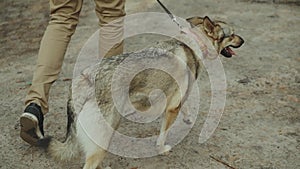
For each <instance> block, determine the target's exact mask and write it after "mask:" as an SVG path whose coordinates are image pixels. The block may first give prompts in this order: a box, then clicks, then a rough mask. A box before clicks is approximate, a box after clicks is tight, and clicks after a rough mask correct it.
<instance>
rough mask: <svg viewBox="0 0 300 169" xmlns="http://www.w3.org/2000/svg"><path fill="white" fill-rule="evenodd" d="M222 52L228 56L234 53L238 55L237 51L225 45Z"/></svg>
mask: <svg viewBox="0 0 300 169" xmlns="http://www.w3.org/2000/svg"><path fill="white" fill-rule="evenodd" d="M221 54H222V55H223V56H225V57H227V58H231V57H232V56H233V55H236V54H235V52H234V51H233V50H232V49H231V48H230V47H229V46H227V47H225V48H224V49H223V50H222V51H221Z"/></svg>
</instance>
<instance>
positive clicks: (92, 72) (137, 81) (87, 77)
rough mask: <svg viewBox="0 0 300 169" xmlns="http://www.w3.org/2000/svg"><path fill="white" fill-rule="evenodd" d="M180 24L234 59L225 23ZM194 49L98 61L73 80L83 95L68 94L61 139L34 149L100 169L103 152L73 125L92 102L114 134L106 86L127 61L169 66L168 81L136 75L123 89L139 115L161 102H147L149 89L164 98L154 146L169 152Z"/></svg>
mask: <svg viewBox="0 0 300 169" xmlns="http://www.w3.org/2000/svg"><path fill="white" fill-rule="evenodd" d="M186 21H187V22H189V23H190V25H191V28H190V31H192V32H193V34H196V35H195V36H193V37H197V32H202V33H203V34H204V35H205V36H206V38H207V39H209V41H210V42H211V44H212V46H213V47H214V49H215V50H216V51H217V53H218V54H221V55H223V56H224V57H227V58H230V57H232V56H233V55H235V53H234V51H233V50H232V49H231V48H239V47H241V46H242V45H243V43H244V40H243V39H242V37H240V36H239V35H236V34H235V33H234V31H233V29H232V28H231V27H230V26H228V25H227V24H226V23H225V22H222V21H212V20H211V19H210V18H209V17H207V16H206V17H204V18H202V17H191V18H188V19H186ZM185 37H186V36H185ZM196 43H201V41H197V40H196ZM197 47H199V46H197V45H194V46H193V45H187V44H186V43H183V42H181V41H180V40H178V39H170V40H166V41H162V42H158V43H157V44H155V45H153V46H152V47H150V48H146V49H144V50H141V51H138V52H133V53H127V54H122V55H118V56H113V57H111V58H104V59H103V60H102V61H101V63H100V64H98V65H95V66H92V67H91V68H88V69H86V70H84V71H83V72H82V74H81V76H79V77H78V78H76V79H74V80H73V90H76V91H84V94H83V93H82V92H75V93H72V91H70V93H71V95H70V97H69V98H70V99H69V101H68V106H67V114H68V124H67V135H66V140H65V141H64V142H60V141H57V140H56V139H53V138H51V137H46V138H43V139H41V140H39V146H41V147H44V148H46V150H47V151H48V152H49V153H50V154H51V156H53V157H55V158H57V159H60V160H68V159H71V158H73V157H76V156H78V153H80V152H84V153H85V157H86V160H85V165H84V169H95V168H101V165H102V161H103V159H104V157H105V154H106V150H105V149H104V148H103V147H100V146H98V145H97V144H95V143H94V142H93V141H92V140H91V139H90V137H88V136H87V134H86V131H84V129H83V128H82V125H79V122H78V119H79V117H80V116H82V114H83V112H91V110H90V109H89V108H88V104H89V103H90V100H91V99H92V98H93V97H95V98H96V101H97V104H98V106H99V107H100V108H101V112H102V114H103V117H104V119H105V120H106V122H107V123H108V124H109V125H110V126H111V127H112V129H114V130H116V129H117V128H118V126H119V123H120V118H121V116H120V114H119V113H118V111H116V108H115V107H114V106H115V105H114V100H113V98H112V94H113V92H114V91H112V87H111V86H112V85H114V84H112V80H111V79H113V78H114V76H113V75H114V72H115V71H117V70H116V69H117V67H118V66H119V65H120V64H121V63H122V62H124V61H125V60H126V59H127V58H129V59H132V60H133V61H134V62H135V61H137V62H138V61H144V62H143V63H147V62H148V63H150V62H155V63H160V62H168V63H171V64H172V65H173V66H171V67H170V70H167V71H170V72H172V73H173V74H172V76H171V75H170V74H168V73H166V72H164V71H160V70H155V69H146V70H144V71H142V72H140V73H138V74H136V75H135V76H134V78H133V79H132V80H131V81H130V83H129V87H128V91H129V94H128V96H129V98H130V102H131V104H132V105H133V107H134V108H135V109H136V110H137V111H140V112H147V111H149V109H151V106H152V105H154V104H156V103H160V102H161V98H162V97H161V95H159V94H158V95H157V96H153V97H152V98H150V97H149V96H150V95H151V94H153V93H151V92H152V91H153V89H157V88H159V89H160V91H162V92H163V93H164V96H165V97H164V100H165V108H164V109H163V110H164V117H163V120H162V125H161V129H160V135H159V137H158V140H157V147H158V151H159V153H165V152H168V151H169V150H170V149H171V147H170V146H168V145H165V140H166V137H167V134H168V129H169V128H170V126H171V125H172V124H173V122H174V120H175V119H176V117H177V115H178V113H179V111H180V109H181V107H182V105H183V104H184V102H185V101H186V99H187V97H188V95H189V94H190V92H191V88H192V86H193V83H194V81H195V80H196V79H197V78H198V77H199V73H200V69H201V57H200V56H199V55H200V54H199V49H196V48H197ZM202 50H203V49H202ZM204 50H205V49H204ZM197 51H198V52H197ZM202 52H203V51H202ZM203 53H205V52H203ZM173 76H175V77H173ZM93 77H95V80H94V81H93V80H92V79H93ZM117 79H118V78H117ZM174 79H176V80H174ZM119 80H120V79H119ZM117 87H118V86H117ZM154 95H155V94H154ZM122 99H124V98H121V99H120V100H121V101H122ZM183 113H184V116H185V117H188V114H187V113H185V112H183ZM87 117H89V116H87ZM90 120H93V119H90ZM184 121H185V122H186V123H190V121H189V119H188V118H184ZM81 123H85V125H87V126H89V127H91V129H93V127H94V126H95V124H94V123H89V122H88V121H87V122H82V121H81ZM87 130H89V129H87ZM93 130H95V129H93ZM97 130H99V131H98V132H99V137H106V138H108V139H106V142H105V143H104V144H105V145H106V146H109V144H110V139H109V138H110V137H111V136H112V133H107V132H106V131H105V129H99V128H98V129H97ZM103 133H104V134H103Z"/></svg>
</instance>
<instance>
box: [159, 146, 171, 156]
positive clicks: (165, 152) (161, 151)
mask: <svg viewBox="0 0 300 169" xmlns="http://www.w3.org/2000/svg"><path fill="white" fill-rule="evenodd" d="M171 149H172V147H171V146H170V145H163V146H159V149H158V153H159V154H161V155H168V154H169V153H170V151H171Z"/></svg>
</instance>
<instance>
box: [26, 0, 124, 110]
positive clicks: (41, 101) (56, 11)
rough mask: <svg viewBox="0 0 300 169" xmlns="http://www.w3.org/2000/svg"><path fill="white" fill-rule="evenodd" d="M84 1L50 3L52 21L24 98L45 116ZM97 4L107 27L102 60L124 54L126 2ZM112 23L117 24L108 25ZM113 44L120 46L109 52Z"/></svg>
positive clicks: (101, 39) (102, 0) (109, 0)
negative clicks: (123, 39)
mask: <svg viewBox="0 0 300 169" xmlns="http://www.w3.org/2000/svg"><path fill="white" fill-rule="evenodd" d="M82 1H83V0H50V22H49V25H48V26H47V29H46V31H45V33H44V36H43V38H42V41H41V44H40V50H39V53H38V59H37V65H36V69H35V71H34V74H33V80H32V85H31V87H30V89H29V92H28V95H27V96H26V99H25V105H28V104H30V103H32V102H34V103H36V104H38V105H40V106H41V108H42V111H43V113H44V114H45V113H47V112H48V109H49V107H48V98H49V90H50V87H51V85H52V84H53V83H54V82H55V80H57V78H58V75H59V73H60V71H61V68H62V63H63V60H64V55H65V53H66V50H67V46H68V44H69V42H70V39H71V36H72V35H73V34H74V32H75V29H76V26H77V24H78V19H79V14H80V11H81V8H82ZM95 4H96V9H95V11H96V14H97V16H98V18H99V26H100V27H102V28H105V29H101V31H100V36H99V45H100V48H99V50H100V51H101V53H100V54H99V55H100V57H101V56H103V55H104V56H105V57H109V56H113V55H117V54H121V53H122V52H123V41H121V40H122V37H123V22H122V21H123V19H120V18H123V17H124V16H125V7H124V6H125V0H95ZM116 20H117V22H115V21H116ZM112 21H114V24H112V25H107V24H109V23H110V22H112ZM116 41H117V42H119V43H115V42H116ZM111 44H117V45H114V47H113V48H111V50H108V49H107V47H106V46H113V45H111Z"/></svg>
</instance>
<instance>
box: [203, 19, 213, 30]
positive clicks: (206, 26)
mask: <svg viewBox="0 0 300 169" xmlns="http://www.w3.org/2000/svg"><path fill="white" fill-rule="evenodd" d="M203 26H204V29H205V31H206V32H207V33H212V32H213V31H214V28H215V24H214V23H213V22H212V21H211V20H210V19H209V17H207V16H205V17H204V19H203Z"/></svg>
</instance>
